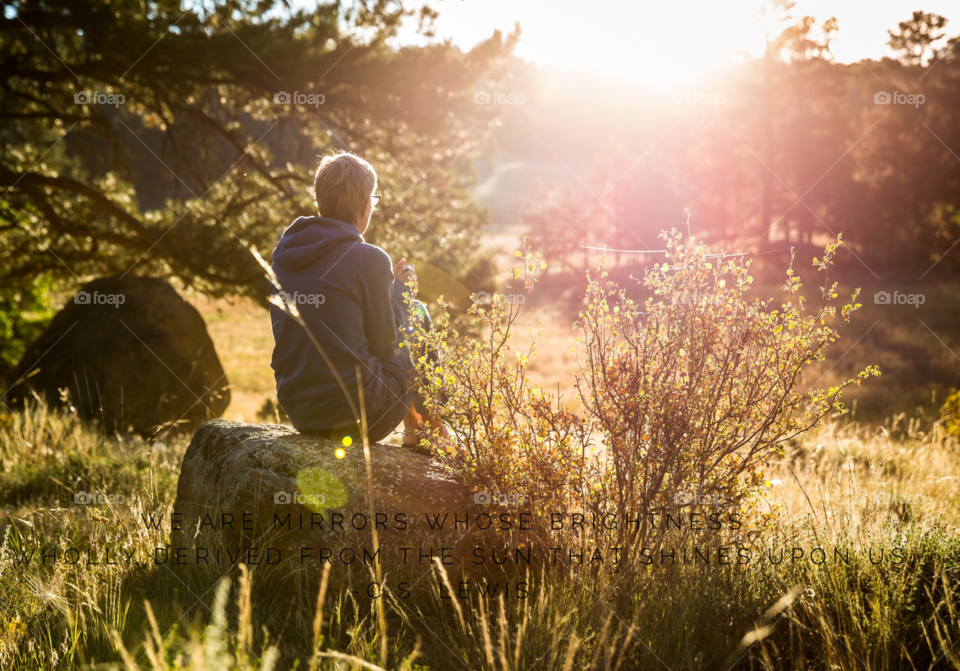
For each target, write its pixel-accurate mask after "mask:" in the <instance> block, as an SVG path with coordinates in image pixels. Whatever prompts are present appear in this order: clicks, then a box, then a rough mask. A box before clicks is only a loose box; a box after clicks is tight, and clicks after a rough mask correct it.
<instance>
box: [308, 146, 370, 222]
mask: <svg viewBox="0 0 960 671" xmlns="http://www.w3.org/2000/svg"><path fill="white" fill-rule="evenodd" d="M376 188H377V172H376V171H375V170H374V169H373V166H372V165H370V164H369V163H367V162H366V161H364V160H363V159H362V158H360V157H359V156H357V155H355V154H351V153H349V152H343V153H340V154H334V155H332V156H324V157H323V160H322V161H320V167H318V168H317V180H316V191H315V194H316V199H317V211H318V212H319V213H320V216H321V217H326V218H328V219H338V220H340V221H345V222H347V223H349V224H352V223H353V222H354V221H355V220H356V218H357V215H358V214H360V212H362V211H363V206H364V204H365V203H366V202H367V198H369V197H370V194H372V193H373V191H374V189H376Z"/></svg>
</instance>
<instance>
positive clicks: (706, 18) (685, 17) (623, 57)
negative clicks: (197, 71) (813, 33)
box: [398, 0, 960, 83]
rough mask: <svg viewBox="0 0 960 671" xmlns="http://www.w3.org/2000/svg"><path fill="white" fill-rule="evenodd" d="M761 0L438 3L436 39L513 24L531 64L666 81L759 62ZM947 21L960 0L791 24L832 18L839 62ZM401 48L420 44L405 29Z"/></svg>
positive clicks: (880, 1) (857, 2) (805, 3)
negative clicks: (934, 18) (902, 29)
mask: <svg viewBox="0 0 960 671" xmlns="http://www.w3.org/2000/svg"><path fill="white" fill-rule="evenodd" d="M760 5H761V0H657V1H651V0H620V1H618V0H588V1H587V2H583V1H582V0H441V1H440V2H436V3H434V6H435V7H436V8H437V9H438V10H439V12H440V17H439V19H438V20H437V23H436V28H437V38H439V39H443V38H450V39H451V40H452V42H453V43H454V44H456V45H457V46H459V47H461V48H462V49H465V50H466V49H469V48H470V47H472V46H473V45H474V44H476V43H477V42H479V41H481V40H483V39H485V38H487V37H489V36H490V35H491V33H492V32H493V31H494V30H495V29H499V30H501V31H503V32H505V33H506V32H509V31H511V30H512V29H513V26H514V24H515V23H517V22H519V23H520V28H521V30H522V38H521V41H520V44H519V46H518V47H517V49H516V51H515V53H516V55H517V56H520V57H522V58H524V59H527V60H530V61H532V62H534V63H536V64H537V65H557V66H560V67H561V68H571V67H585V68H589V69H599V70H601V71H605V72H607V73H610V74H613V75H617V76H626V77H629V78H632V79H639V80H645V81H652V82H657V83H667V82H670V81H679V80H683V79H687V78H692V77H695V76H696V75H697V74H699V73H701V72H704V71H707V70H713V69H715V68H716V67H722V66H723V65H725V64H727V63H729V62H731V61H735V60H738V59H742V58H743V56H744V54H749V55H751V56H757V55H760V54H761V53H762V51H763V45H764V25H763V24H762V23H761V21H760V19H759V18H758V16H757V15H758V10H759V8H760ZM921 9H922V10H923V11H925V12H933V13H937V14H941V15H943V16H945V17H946V18H947V19H948V20H950V22H949V23H948V24H947V26H946V33H947V35H948V36H954V35H957V34H960V0H798V2H797V4H796V6H795V7H794V8H793V9H792V10H791V13H792V14H793V16H794V17H800V16H808V15H812V16H814V17H816V18H817V19H818V21H823V20H826V19H828V18H830V17H836V18H837V20H838V23H839V31H838V33H837V34H836V39H835V40H834V42H833V43H832V51H833V54H834V57H835V58H836V60H838V61H840V62H843V63H850V62H855V61H858V60H860V59H862V58H875V59H877V58H881V57H883V56H890V55H892V52H891V51H890V48H889V47H888V46H887V45H886V42H887V40H888V39H889V36H888V35H887V30H888V29H894V28H896V26H897V24H898V23H899V22H900V21H905V20H907V19H909V18H910V16H911V15H912V13H913V12H914V11H915V10H921ZM398 41H399V42H400V43H407V44H409V43H422V38H421V37H419V36H417V35H416V30H415V27H407V28H406V29H405V30H403V31H402V32H401V34H400V35H399V37H398Z"/></svg>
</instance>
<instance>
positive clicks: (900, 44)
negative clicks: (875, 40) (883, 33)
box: [887, 12, 947, 65]
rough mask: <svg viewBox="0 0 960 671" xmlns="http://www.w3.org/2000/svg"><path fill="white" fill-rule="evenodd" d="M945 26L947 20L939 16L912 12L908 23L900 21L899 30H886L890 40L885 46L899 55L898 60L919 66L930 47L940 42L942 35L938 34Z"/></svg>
mask: <svg viewBox="0 0 960 671" xmlns="http://www.w3.org/2000/svg"><path fill="white" fill-rule="evenodd" d="M946 25H947V19H945V18H944V17H942V16H940V15H939V14H927V13H926V12H914V13H913V17H911V19H910V20H909V21H901V22H900V23H899V24H898V28H899V30H898V31H897V32H893V31H892V30H888V31H887V33H888V34H889V35H890V39H889V40H888V41H887V44H888V45H889V46H890V48H891V49H893V50H894V51H895V52H899V53H900V60H901V61H902V62H904V63H906V64H908V65H920V64H922V63H923V62H924V61H925V60H926V58H925V56H928V52H930V51H932V50H931V45H932V44H933V43H934V42H937V41H938V40H940V39H941V38H942V37H943V35H944V33H938V32H937V31H939V30H940V29H941V28H943V27H944V26H946Z"/></svg>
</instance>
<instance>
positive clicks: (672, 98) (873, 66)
mask: <svg viewBox="0 0 960 671" xmlns="http://www.w3.org/2000/svg"><path fill="white" fill-rule="evenodd" d="M769 10H770V11H771V13H772V14H773V15H774V16H775V17H776V18H777V19H778V23H777V24H775V25H776V27H777V29H776V31H774V32H773V34H772V35H771V36H769V37H768V40H767V48H766V52H765V54H764V55H763V57H762V58H755V59H748V60H745V61H744V62H742V63H738V64H735V65H732V66H730V67H728V68H726V69H723V70H720V71H717V72H714V73H711V75H710V76H709V77H707V78H704V80H703V81H702V82H700V83H699V84H698V85H697V86H696V87H695V89H693V90H690V89H687V90H686V91H681V92H677V90H676V89H670V90H660V89H654V88H650V89H640V88H636V87H634V89H633V90H631V89H630V87H624V90H622V91H620V92H619V93H617V94H615V95H611V94H610V92H609V91H610V88H611V87H610V86H609V84H608V83H607V82H598V83H592V82H591V81H590V80H589V79H588V78H587V77H576V76H574V77H568V78H566V79H565V80H563V79H561V78H560V77H559V76H558V74H557V73H555V72H551V71H550V70H549V69H535V71H534V72H531V73H529V74H526V75H524V79H523V80H522V81H523V82H525V84H523V85H524V86H525V87H526V88H525V91H526V94H527V97H528V100H530V101H531V104H529V105H527V106H525V107H524V108H519V109H517V110H509V111H508V112H507V113H506V114H507V118H506V119H505V120H504V124H503V127H502V128H499V129H498V130H497V132H496V134H495V136H494V138H493V140H494V142H493V143H492V145H491V147H493V149H492V150H491V151H492V152H499V153H500V155H501V156H508V157H512V158H513V159H514V160H515V159H516V158H517V157H522V158H526V159H528V160H531V161H537V160H540V161H544V162H549V161H550V160H554V161H556V160H559V161H560V162H561V163H563V164H564V165H565V166H566V168H567V169H566V170H563V171H561V173H560V179H556V176H557V175H556V173H554V174H553V175H551V177H550V178H548V179H544V180H542V181H541V183H540V185H539V187H538V188H537V190H536V191H535V194H534V197H533V198H531V199H530V200H529V201H528V202H527V205H526V207H525V208H524V211H523V213H522V218H523V221H524V224H525V228H526V230H527V231H528V235H529V236H530V238H529V239H530V242H531V244H532V246H533V248H535V249H538V250H540V251H543V252H545V253H546V255H547V258H548V260H551V259H552V260H553V261H555V262H558V263H556V264H555V267H556V266H557V265H559V266H560V267H564V266H569V265H577V266H582V264H585V263H586V262H587V260H588V257H587V250H585V249H584V247H585V246H598V247H603V246H606V247H607V248H610V249H627V250H644V249H657V239H656V236H657V234H658V233H659V232H660V231H661V230H664V229H669V228H670V227H672V226H677V225H682V224H683V223H684V222H685V221H686V219H687V214H686V210H689V213H690V222H691V228H692V230H693V232H694V233H695V234H696V235H698V236H702V237H704V238H705V239H706V240H708V241H710V242H717V243H722V244H723V246H724V247H726V249H728V250H731V251H751V252H753V253H763V252H765V251H768V250H771V249H774V248H777V249H779V248H780V247H784V246H785V245H786V246H789V245H790V244H793V245H814V244H815V243H817V242H820V243H822V242H823V240H825V239H826V236H830V237H832V236H833V235H834V234H835V233H839V232H841V231H842V232H843V239H844V242H845V243H847V244H849V246H850V249H852V251H853V252H854V254H856V255H857V256H858V257H859V258H860V259H862V261H863V265H864V266H867V267H870V266H877V267H886V268H892V267H894V266H904V265H906V266H915V267H916V269H923V270H925V269H927V268H929V267H930V266H931V264H933V263H934V262H935V261H937V260H938V259H940V258H941V256H944V255H945V253H946V252H947V251H948V250H949V249H950V248H951V247H952V245H953V244H954V243H955V242H956V240H957V238H958V236H960V215H958V207H960V123H958V122H960V37H953V38H951V39H947V40H944V39H942V38H944V37H946V33H945V31H944V26H945V25H946V23H947V21H946V19H945V18H944V17H941V16H937V15H935V14H927V13H923V12H914V14H913V16H912V17H911V18H910V19H908V20H907V21H904V22H902V23H900V25H899V26H898V27H897V28H895V29H893V30H891V31H890V35H889V46H890V47H891V49H892V50H893V52H894V53H895V54H896V56H897V57H896V58H895V59H894V58H884V59H883V60H881V61H863V62H860V63H854V64H849V65H844V64H840V63H837V62H835V61H834V60H833V58H832V55H831V53H830V41H831V40H832V39H833V37H835V35H836V31H837V29H838V26H837V25H836V22H835V21H832V20H831V21H826V22H824V23H822V24H817V23H816V22H815V21H814V20H813V18H812V17H795V16H794V15H793V14H792V13H791V10H792V4H791V3H789V2H786V3H775V4H774V5H772V6H771V7H769ZM523 69H524V67H523V65H522V64H521V65H518V66H517V67H516V68H515V70H514V71H515V72H518V73H519V72H523ZM518 85H519V82H518ZM693 93H699V94H700V96H699V97H700V99H701V100H709V98H708V97H707V96H714V102H713V104H710V103H707V104H702V103H701V104H697V103H696V102H695V101H694V102H683V101H684V98H683V96H684V95H686V96H688V97H689V96H690V95H692V94H693ZM883 93H886V94H887V96H892V95H894V94H895V93H899V94H900V96H910V95H913V96H922V102H921V103H915V102H914V103H911V104H904V103H900V104H898V103H897V101H892V102H891V103H887V104H884V103H883V102H881V101H882V100H884V99H885V98H884V96H883V95H882V94H883ZM718 96H722V97H723V100H722V102H719V103H717V102H716V100H717V99H718V98H717V97H718ZM878 96H879V97H878ZM875 97H878V98H877V100H875ZM611 98H613V99H612V100H611ZM901 100H903V98H901ZM911 100H913V101H916V100H920V98H919V97H917V98H913V99H911ZM551 109H553V110H562V112H559V113H553V114H551V113H550V112H549V110H551ZM571 118H572V119H576V120H577V122H576V123H575V124H565V123H561V122H560V121H559V120H560V119H567V120H569V119H571ZM815 237H817V238H818V239H817V240H816V241H815V240H814V238H815ZM845 246H846V245H845ZM895 259H896V260H895ZM958 263H960V255H958V256H957V257H956V258H952V256H945V258H944V260H943V261H942V262H941V263H939V264H938V269H939V268H941V267H942V268H944V269H946V268H956V267H957V264H958ZM857 265H860V264H857ZM861 269H863V268H862V267H861ZM913 269H914V268H912V267H911V268H910V270H911V271H912V270H913ZM864 272H867V271H866V270H864ZM921 272H922V270H921Z"/></svg>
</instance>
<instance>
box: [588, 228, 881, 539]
mask: <svg viewBox="0 0 960 671" xmlns="http://www.w3.org/2000/svg"><path fill="white" fill-rule="evenodd" d="M661 237H662V238H663V239H664V240H665V241H666V245H667V251H666V259H667V262H666V263H664V264H663V265H661V264H656V265H655V266H654V268H653V269H651V270H650V271H648V272H647V274H646V276H645V277H644V278H643V280H642V281H641V282H640V283H641V284H642V285H643V286H644V287H645V288H646V289H647V290H648V291H650V292H651V293H652V294H653V295H652V296H650V297H649V298H647V300H646V301H645V302H644V303H639V302H637V301H636V300H634V299H633V298H631V296H630V295H629V294H628V292H627V291H626V290H625V289H622V288H620V287H618V286H617V285H616V284H613V283H606V284H601V281H600V280H601V279H602V278H603V277H605V274H604V273H603V272H602V269H601V273H600V278H599V279H592V278H591V279H590V280H589V283H588V286H587V292H586V297H585V299H584V304H585V309H584V310H583V311H582V312H581V316H580V321H579V322H578V323H577V324H576V327H577V329H579V331H580V332H581V334H582V335H581V337H580V338H578V342H579V343H580V344H581V346H582V349H583V355H582V357H581V364H580V368H581V371H582V373H583V375H584V378H583V380H581V381H580V382H579V383H578V389H579V390H580V396H581V398H582V400H583V402H584V405H585V407H586V409H587V412H588V413H589V415H590V416H591V417H592V418H593V419H594V420H595V421H596V423H597V425H598V426H599V427H600V430H601V431H602V433H603V436H604V444H605V447H606V452H607V455H608V458H607V459H606V460H605V461H604V462H603V467H602V471H601V474H600V481H599V482H598V483H597V484H598V485H599V488H594V489H591V491H592V492H593V493H594V494H593V496H592V501H591V504H592V507H593V508H594V509H596V510H597V511H598V512H601V511H602V512H607V511H612V512H616V513H618V515H619V516H620V518H621V519H623V516H624V515H625V514H626V513H627V512H628V511H629V512H630V513H631V514H632V515H633V516H634V517H635V516H636V514H637V513H639V514H640V515H641V519H642V522H641V524H640V528H639V537H640V539H643V538H644V537H645V535H646V533H647V532H648V529H647V527H646V526H645V525H646V524H647V523H648V522H649V520H650V518H649V517H648V515H649V514H650V513H663V512H666V511H667V510H670V509H675V508H677V507H680V508H686V507H696V506H697V505H698V502H700V501H704V500H706V501H708V502H710V503H711V504H712V507H714V508H716V507H717V505H737V504H739V503H740V502H741V501H742V500H743V499H744V498H746V497H748V496H750V495H751V494H754V493H756V492H757V491H758V490H759V489H760V488H761V487H762V485H763V484H764V479H763V475H762V472H761V470H760V466H761V465H763V464H766V463H768V460H769V459H770V458H771V457H773V456H775V455H778V454H780V453H781V450H782V446H783V445H784V443H785V442H786V441H788V440H790V439H791V438H794V437H796V436H797V435H799V434H801V433H803V432H805V431H808V430H809V429H811V428H813V427H815V426H817V425H818V424H819V423H820V421H821V420H822V419H823V418H824V417H826V416H827V414H828V413H829V412H831V410H833V411H836V412H838V413H843V412H844V410H843V404H842V403H841V402H840V395H841V392H842V390H843V389H844V388H846V387H847V386H849V385H851V384H856V385H859V384H860V383H861V382H862V381H863V380H864V379H866V378H867V377H869V376H871V375H879V373H880V372H879V370H878V369H877V368H876V367H874V366H868V367H867V368H866V369H864V370H863V371H862V372H860V373H859V375H858V376H857V377H856V378H850V379H844V380H843V381H842V382H840V383H839V384H838V385H837V386H834V387H830V388H829V389H826V390H823V389H809V390H807V391H806V392H799V391H797V390H796V388H797V386H798V384H799V382H800V376H801V373H802V371H803V369H804V367H805V366H808V365H810V364H812V363H815V362H818V361H822V360H823V359H824V353H823V352H824V350H825V349H826V348H827V347H828V346H829V345H830V344H831V343H833V342H835V341H836V340H837V338H839V337H840V336H839V333H838V330H839V329H840V328H842V327H843V326H846V325H847V324H848V323H849V322H850V315H851V313H852V312H853V311H854V310H857V309H858V308H859V307H860V305H859V304H858V303H856V300H857V296H858V294H859V290H857V291H855V292H854V293H853V295H852V296H851V302H850V303H848V304H847V305H844V306H843V307H842V309H841V310H840V313H839V315H838V314H837V310H836V308H835V307H834V306H832V305H831V304H830V303H831V302H832V301H833V300H834V299H836V298H837V285H836V283H833V284H831V283H830V281H829V279H828V278H827V277H826V275H827V270H828V268H829V266H830V265H832V263H833V257H834V254H835V252H836V249H837V247H838V245H839V244H840V241H839V239H838V241H837V244H831V245H828V246H827V248H826V251H825V254H824V257H823V259H814V260H813V262H814V266H816V267H817V268H818V270H820V271H821V272H823V273H824V275H825V277H824V284H823V288H822V298H821V301H820V304H819V305H818V306H817V308H816V310H814V311H813V312H812V313H809V314H805V312H806V306H805V301H804V298H803V297H802V296H801V295H800V294H799V291H800V288H801V286H802V285H801V282H800V278H799V276H797V275H796V273H795V272H794V270H793V267H792V265H793V264H792V261H791V266H790V268H789V269H788V270H787V277H786V282H785V283H784V285H783V288H782V290H783V292H784V293H785V294H786V300H785V301H784V302H783V303H782V304H781V305H780V306H779V308H774V307H773V305H772V304H773V300H772V299H770V300H766V301H761V300H754V301H752V302H750V301H748V300H747V296H746V294H747V292H748V291H749V289H750V285H751V284H752V282H753V278H752V277H751V276H750V275H749V269H750V262H749V261H748V260H746V259H745V258H744V257H742V256H736V257H728V256H725V255H724V254H711V253H710V250H709V249H708V248H707V247H705V246H703V245H702V244H701V245H697V244H695V243H694V242H693V241H692V240H691V241H689V242H687V243H684V242H683V240H682V238H681V235H680V233H678V232H676V231H672V232H670V233H669V234H667V233H664V234H661ZM828 322H831V323H828ZM818 381H819V380H818ZM814 384H816V382H815V383H814Z"/></svg>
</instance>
